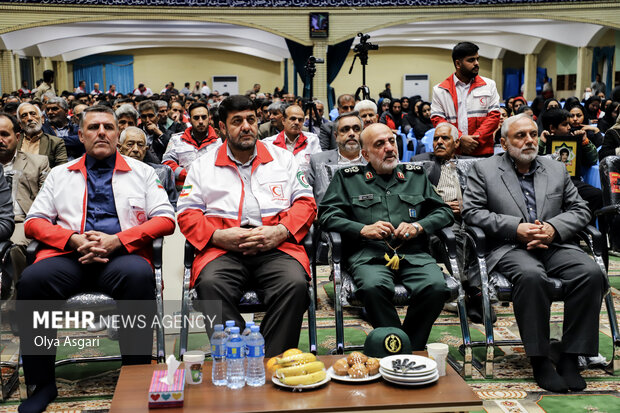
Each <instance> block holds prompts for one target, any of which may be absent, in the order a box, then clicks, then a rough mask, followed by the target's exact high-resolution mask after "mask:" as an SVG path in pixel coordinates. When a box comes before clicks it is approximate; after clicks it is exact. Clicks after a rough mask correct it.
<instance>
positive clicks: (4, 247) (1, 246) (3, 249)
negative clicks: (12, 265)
mask: <svg viewBox="0 0 620 413" xmlns="http://www.w3.org/2000/svg"><path fill="white" fill-rule="evenodd" d="M12 246H13V243H12V242H11V241H10V240H6V241H2V242H0V259H2V257H4V255H5V254H6V253H7V252H8V250H9V249H10V248H11V247H12Z"/></svg>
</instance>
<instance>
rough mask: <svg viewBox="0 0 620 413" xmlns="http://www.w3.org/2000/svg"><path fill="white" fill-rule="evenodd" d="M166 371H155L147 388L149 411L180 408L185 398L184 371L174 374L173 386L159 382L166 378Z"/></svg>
mask: <svg viewBox="0 0 620 413" xmlns="http://www.w3.org/2000/svg"><path fill="white" fill-rule="evenodd" d="M166 373H167V370H155V371H154V372H153V378H152V379H151V386H150V387H149V399H148V400H149V409H158V408H162V407H181V406H183V399H184V396H185V369H178V370H177V371H175V372H174V384H172V386H168V385H167V384H165V383H162V382H161V381H159V379H161V378H163V377H166Z"/></svg>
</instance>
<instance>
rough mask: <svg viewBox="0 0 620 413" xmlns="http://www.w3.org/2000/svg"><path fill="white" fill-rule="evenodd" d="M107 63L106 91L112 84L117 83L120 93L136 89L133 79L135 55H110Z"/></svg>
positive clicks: (117, 89)
mask: <svg viewBox="0 0 620 413" xmlns="http://www.w3.org/2000/svg"><path fill="white" fill-rule="evenodd" d="M103 57H105V58H106V64H105V83H106V86H105V87H106V89H105V90H106V91H107V90H108V87H110V85H116V91H117V92H118V93H123V94H126V93H131V92H133V89H134V87H133V86H134V81H133V56H131V55H109V56H103Z"/></svg>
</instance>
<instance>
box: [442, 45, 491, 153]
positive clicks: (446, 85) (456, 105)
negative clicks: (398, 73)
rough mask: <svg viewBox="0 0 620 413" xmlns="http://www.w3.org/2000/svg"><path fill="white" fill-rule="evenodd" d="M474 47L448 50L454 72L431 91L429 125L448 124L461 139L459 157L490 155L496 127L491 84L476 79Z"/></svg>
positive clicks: (482, 79) (476, 64)
mask: <svg viewBox="0 0 620 413" xmlns="http://www.w3.org/2000/svg"><path fill="white" fill-rule="evenodd" d="M479 59H480V56H479V55H478V46H476V45H475V44H473V43H469V42H462V43H459V44H457V45H456V46H454V48H453V49H452V61H453V62H454V67H455V68H456V72H455V73H454V74H453V75H451V76H449V77H448V78H447V79H446V80H444V81H443V82H441V83H440V84H438V85H436V86H435V87H434V88H433V103H432V105H431V122H432V123H433V125H434V126H437V125H438V124H440V123H442V122H449V123H451V124H453V125H454V126H456V127H457V128H458V130H459V132H460V133H461V134H462V135H461V153H463V154H465V155H472V156H491V155H493V134H494V133H495V130H496V129H497V125H498V124H499V118H500V113H499V94H498V93H497V88H496V87H495V82H494V81H493V80H491V79H488V78H486V77H482V76H479V75H478V71H479V70H480V64H479Z"/></svg>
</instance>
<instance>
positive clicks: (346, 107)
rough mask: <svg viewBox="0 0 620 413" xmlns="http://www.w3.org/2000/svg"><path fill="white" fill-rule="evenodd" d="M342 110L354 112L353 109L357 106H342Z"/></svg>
mask: <svg viewBox="0 0 620 413" xmlns="http://www.w3.org/2000/svg"><path fill="white" fill-rule="evenodd" d="M341 108H342V109H343V110H346V111H347V112H352V111H353V109H354V108H355V105H345V106H341Z"/></svg>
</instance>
